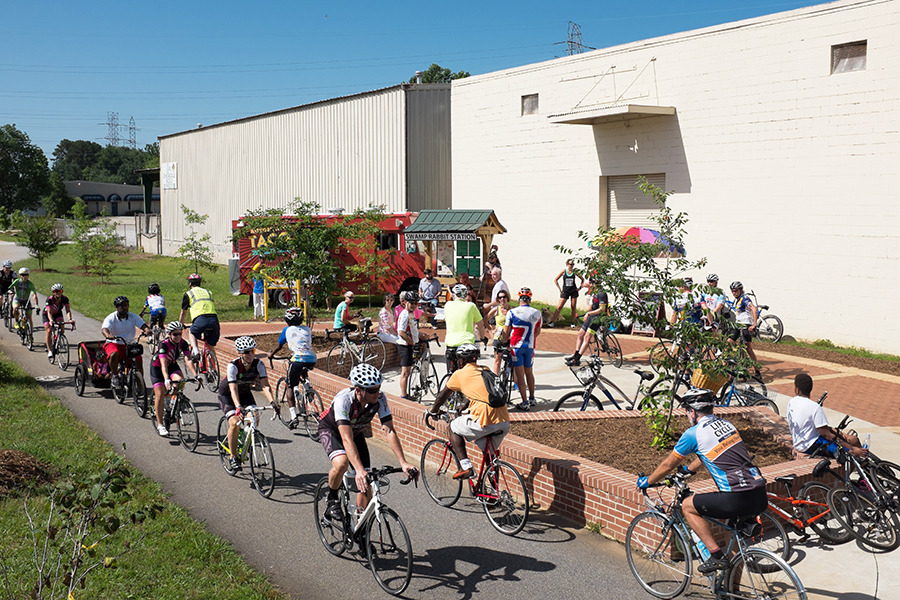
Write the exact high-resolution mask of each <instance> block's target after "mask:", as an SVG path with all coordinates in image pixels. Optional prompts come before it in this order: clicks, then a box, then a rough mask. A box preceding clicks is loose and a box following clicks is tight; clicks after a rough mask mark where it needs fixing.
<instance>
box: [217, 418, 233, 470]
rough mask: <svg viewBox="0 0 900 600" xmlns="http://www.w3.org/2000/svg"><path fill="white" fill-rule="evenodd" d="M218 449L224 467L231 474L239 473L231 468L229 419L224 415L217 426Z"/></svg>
mask: <svg viewBox="0 0 900 600" xmlns="http://www.w3.org/2000/svg"><path fill="white" fill-rule="evenodd" d="M216 450H218V451H219V460H220V461H222V468H223V469H225V472H226V473H228V474H229V475H234V474H235V473H237V471H235V470H234V469H232V468H231V462H230V461H231V453H230V452H229V451H228V419H226V418H225V416H224V415H223V416H222V418H221V419H219V426H218V427H217V428H216Z"/></svg>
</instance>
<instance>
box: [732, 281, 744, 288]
mask: <svg viewBox="0 0 900 600" xmlns="http://www.w3.org/2000/svg"><path fill="white" fill-rule="evenodd" d="M731 289H733V290H742V289H744V284H743V283H741V282H740V281H732V282H731Z"/></svg>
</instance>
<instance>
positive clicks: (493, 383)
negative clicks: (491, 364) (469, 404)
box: [481, 368, 506, 408]
mask: <svg viewBox="0 0 900 600" xmlns="http://www.w3.org/2000/svg"><path fill="white" fill-rule="evenodd" d="M481 380H482V381H484V387H485V389H487V393H488V406H490V407H491V408H500V407H501V406H506V394H505V391H506V390H504V389H503V386H502V385H500V378H499V377H497V376H496V375H495V374H494V372H493V371H491V370H490V369H486V368H482V369H481Z"/></svg>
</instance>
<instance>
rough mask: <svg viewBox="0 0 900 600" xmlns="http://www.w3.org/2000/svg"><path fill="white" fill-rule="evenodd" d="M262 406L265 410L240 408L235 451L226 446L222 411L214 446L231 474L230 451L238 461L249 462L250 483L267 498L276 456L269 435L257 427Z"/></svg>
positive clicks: (271, 488) (257, 407)
mask: <svg viewBox="0 0 900 600" xmlns="http://www.w3.org/2000/svg"><path fill="white" fill-rule="evenodd" d="M264 410H266V407H264V406H244V407H243V408H242V409H241V412H242V414H241V423H240V429H239V430H238V444H237V446H238V447H237V450H236V451H235V452H232V451H231V449H230V448H229V447H228V419H227V418H226V417H225V416H224V415H223V416H222V418H221V419H219V426H218V428H217V430H216V448H218V451H219V460H221V461H222V468H223V469H225V472H226V473H228V474H229V475H231V476H234V475H235V474H237V471H236V470H235V469H232V468H231V461H230V459H231V457H232V455H234V457H235V458H236V459H237V461H238V462H239V463H250V479H251V480H252V481H253V487H255V488H256V491H257V492H259V495H260V496H262V497H263V498H268V497H270V496H271V495H272V491H273V490H274V489H275V458H274V457H273V456H272V448H271V446H269V440H268V438H266V436H265V435H264V434H263V432H261V431H260V430H259V429H257V427H258V426H259V413H260V412H261V411H264Z"/></svg>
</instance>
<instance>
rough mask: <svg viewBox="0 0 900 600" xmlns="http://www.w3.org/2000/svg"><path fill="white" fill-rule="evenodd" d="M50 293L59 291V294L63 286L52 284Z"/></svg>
mask: <svg viewBox="0 0 900 600" xmlns="http://www.w3.org/2000/svg"><path fill="white" fill-rule="evenodd" d="M50 291H51V292H56V291H60V292H61V291H63V284H61V283H54V284H53V285H51V286H50Z"/></svg>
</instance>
